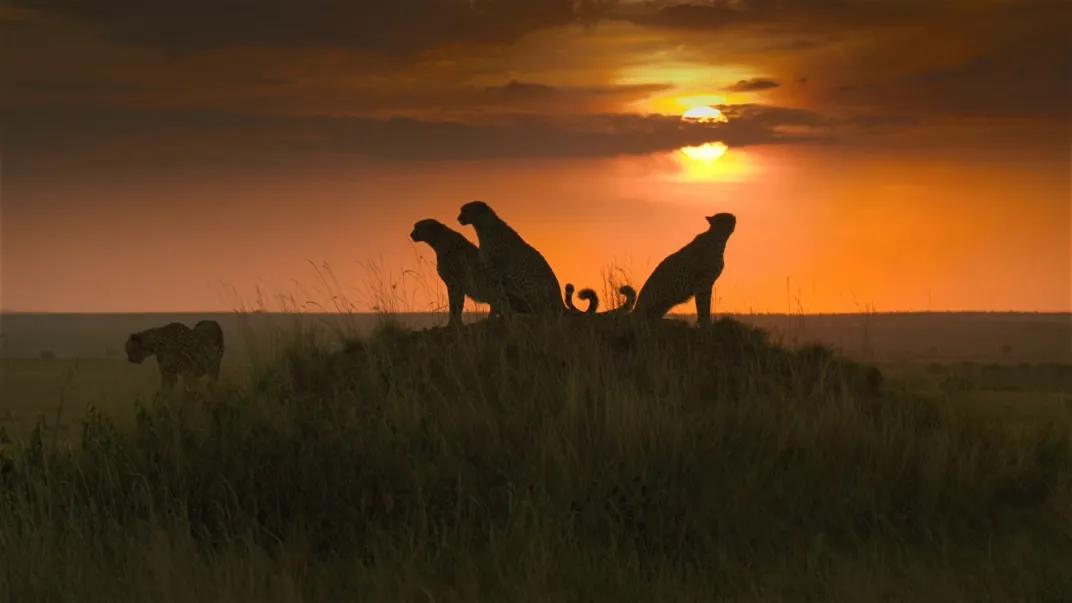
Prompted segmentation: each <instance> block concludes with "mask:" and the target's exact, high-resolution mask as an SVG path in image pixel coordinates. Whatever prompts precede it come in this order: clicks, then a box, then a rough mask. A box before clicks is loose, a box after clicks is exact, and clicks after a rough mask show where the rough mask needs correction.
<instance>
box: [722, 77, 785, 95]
mask: <svg viewBox="0 0 1072 603" xmlns="http://www.w3.org/2000/svg"><path fill="white" fill-rule="evenodd" d="M779 85H780V84H779V83H778V82H776V81H775V80H773V79H770V78H764V77H754V78H751V79H747V80H739V81H738V82H737V83H736V84H733V85H732V86H726V87H725V88H723V90H727V91H729V92H758V91H760V90H770V89H771V88H777V87H778V86H779Z"/></svg>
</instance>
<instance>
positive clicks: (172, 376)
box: [160, 367, 179, 391]
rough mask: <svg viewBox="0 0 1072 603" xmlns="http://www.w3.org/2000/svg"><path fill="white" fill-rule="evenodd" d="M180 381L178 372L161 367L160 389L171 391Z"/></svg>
mask: <svg viewBox="0 0 1072 603" xmlns="http://www.w3.org/2000/svg"><path fill="white" fill-rule="evenodd" d="M178 380H179V375H178V373H177V372H176V371H174V370H172V369H170V368H165V367H160V389H162V390H164V391H169V390H171V389H173V388H174V387H175V384H176V383H178Z"/></svg>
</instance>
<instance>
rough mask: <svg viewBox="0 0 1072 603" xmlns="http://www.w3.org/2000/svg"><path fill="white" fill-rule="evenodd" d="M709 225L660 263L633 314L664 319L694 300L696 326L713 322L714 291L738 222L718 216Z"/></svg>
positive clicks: (709, 219)
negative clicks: (691, 298)
mask: <svg viewBox="0 0 1072 603" xmlns="http://www.w3.org/2000/svg"><path fill="white" fill-rule="evenodd" d="M707 222H708V224H709V227H708V229H707V231H706V232H703V233H700V234H699V235H697V236H696V238H695V239H693V240H692V242H691V243H689V244H688V245H685V246H684V247H682V248H681V249H679V250H678V251H676V252H674V253H672V254H671V255H670V256H668V257H667V258H666V259H664V260H663V261H662V262H659V265H658V266H656V267H655V271H654V272H652V273H651V276H650V277H648V281H647V282H646V283H644V286H643V287H641V289H640V295H639V296H637V300H636V306H635V307H634V309H633V314H637V315H640V316H642V317H645V318H662V316H663V315H664V314H666V313H667V312H669V311H670V308H673V307H674V306H676V305H678V304H680V303H683V302H686V301H688V300H689V298H690V297H695V298H696V322H697V323H698V324H701V325H704V324H708V323H710V322H711V287H712V286H714V284H715V280H716V279H717V278H718V277H719V275H720V274H722V268H723V266H724V265H725V262H724V260H723V253H724V252H725V250H726V241H727V240H728V239H729V237H730V235H731V234H733V229H734V228H735V227H736V226H737V218H736V217H735V216H734V215H733V214H725V213H723V214H715V215H714V216H709V217H708V218H707Z"/></svg>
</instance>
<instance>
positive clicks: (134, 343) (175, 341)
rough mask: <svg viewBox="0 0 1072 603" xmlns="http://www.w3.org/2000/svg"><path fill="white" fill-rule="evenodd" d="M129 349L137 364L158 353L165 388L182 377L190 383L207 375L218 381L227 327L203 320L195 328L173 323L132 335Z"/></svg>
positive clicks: (128, 341)
mask: <svg viewBox="0 0 1072 603" xmlns="http://www.w3.org/2000/svg"><path fill="white" fill-rule="evenodd" d="M126 350H127V360H129V361H131V362H133V363H135V364H141V362H142V361H143V360H145V359H146V358H148V357H149V356H152V355H154V354H155V355H156V363H157V365H158V366H159V367H160V380H161V385H162V386H163V388H164V389H168V388H171V387H173V386H174V385H175V383H176V382H177V381H178V378H179V377H183V378H184V379H185V381H186V383H187V385H189V384H190V382H191V381H193V380H195V379H197V378H199V377H201V376H203V375H208V376H209V378H210V379H213V380H216V379H219V376H220V360H221V359H222V358H223V330H222V329H220V324H219V323H218V322H216V321H214V320H202V321H201V322H199V323H197V325H195V326H194V328H193V329H191V328H189V327H187V326H186V325H184V324H182V323H178V322H173V323H170V324H167V325H164V326H162V327H157V328H155V329H148V330H145V331H141V332H138V333H134V334H132V335H131V336H130V337H129V338H128V339H127V345H126Z"/></svg>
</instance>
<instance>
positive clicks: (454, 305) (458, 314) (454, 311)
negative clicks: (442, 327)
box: [447, 286, 465, 327]
mask: <svg viewBox="0 0 1072 603" xmlns="http://www.w3.org/2000/svg"><path fill="white" fill-rule="evenodd" d="M447 303H448V304H449V305H450V320H449V321H448V322H447V325H448V326H452V327H460V326H461V325H462V310H463V309H464V308H465V290H464V289H462V287H458V286H455V287H447Z"/></svg>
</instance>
